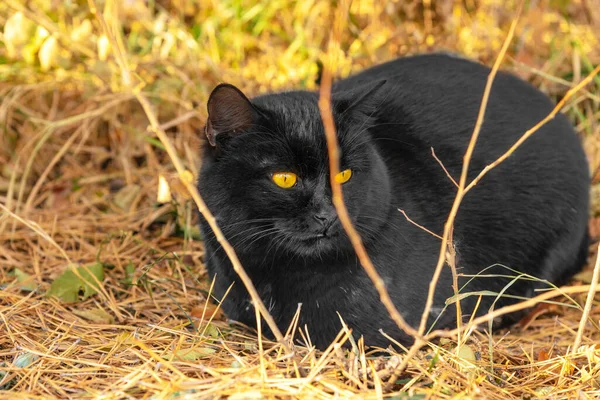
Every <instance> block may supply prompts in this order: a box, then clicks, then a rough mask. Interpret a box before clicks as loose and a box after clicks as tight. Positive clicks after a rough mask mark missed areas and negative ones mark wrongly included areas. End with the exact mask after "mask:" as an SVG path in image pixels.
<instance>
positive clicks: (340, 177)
mask: <svg viewBox="0 0 600 400" xmlns="http://www.w3.org/2000/svg"><path fill="white" fill-rule="evenodd" d="M350 178H352V170H351V169H345V170H343V171H342V172H340V173H339V174H337V175H336V176H335V181H336V182H337V183H346V182H348V181H349V180H350Z"/></svg>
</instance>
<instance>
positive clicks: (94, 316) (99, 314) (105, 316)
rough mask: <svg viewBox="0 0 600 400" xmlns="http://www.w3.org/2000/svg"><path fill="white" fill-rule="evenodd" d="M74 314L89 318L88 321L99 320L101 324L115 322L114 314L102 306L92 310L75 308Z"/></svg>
mask: <svg viewBox="0 0 600 400" xmlns="http://www.w3.org/2000/svg"><path fill="white" fill-rule="evenodd" d="M72 312H73V314H75V315H77V316H79V317H81V318H83V319H87V320H88V321H92V322H97V323H99V324H112V323H113V322H115V319H114V318H113V316H112V315H110V314H109V313H107V312H106V311H104V310H103V309H101V308H96V309H92V310H73V311H72Z"/></svg>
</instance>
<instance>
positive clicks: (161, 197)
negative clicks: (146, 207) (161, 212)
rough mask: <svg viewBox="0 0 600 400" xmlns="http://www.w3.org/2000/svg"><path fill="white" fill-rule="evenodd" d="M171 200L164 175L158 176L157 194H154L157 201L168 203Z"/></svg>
mask: <svg viewBox="0 0 600 400" xmlns="http://www.w3.org/2000/svg"><path fill="white" fill-rule="evenodd" d="M172 200H173V197H172V196H171V189H170V188H169V184H168V183H167V180H166V179H165V177H164V176H162V175H159V176H158V194H157V195H156V202H157V203H161V204H163V203H170V202H171V201H172Z"/></svg>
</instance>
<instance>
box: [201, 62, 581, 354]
mask: <svg viewBox="0 0 600 400" xmlns="http://www.w3.org/2000/svg"><path fill="white" fill-rule="evenodd" d="M488 74H489V69H488V68H487V67H484V66H482V65H479V64H476V63H473V62H470V61H468V60H463V59H460V58H455V57H450V56H447V55H439V54H438V55H423V56H416V57H408V58H403V59H398V60H394V61H391V62H389V63H386V64H382V65H379V66H376V67H374V68H371V69H368V70H366V71H364V72H362V73H359V74H357V75H355V76H352V77H349V78H346V79H343V80H340V81H338V82H336V83H335V84H334V87H333V96H332V97H333V103H332V104H333V108H334V118H335V120H336V126H337V130H338V138H339V142H340V147H341V164H342V170H344V169H351V170H352V177H351V178H350V180H348V181H347V182H346V183H344V184H343V185H342V187H343V191H344V196H345V202H346V204H347V207H348V210H349V213H350V216H351V217H352V219H353V222H354V223H355V225H356V227H357V229H358V231H359V233H360V234H361V236H362V237H363V240H364V242H365V245H366V248H367V251H368V253H369V256H370V257H371V259H372V261H373V263H374V265H375V266H376V268H377V270H378V272H379V274H380V275H381V276H382V278H383V279H384V281H385V283H386V287H387V289H388V291H389V293H390V296H391V298H392V300H393V301H394V303H395V305H396V307H397V308H398V310H399V311H400V312H401V313H402V315H403V316H404V318H405V319H406V320H407V321H408V322H409V323H411V324H413V325H415V326H416V325H417V324H418V322H419V320H420V317H421V313H422V310H423V307H424V304H425V300H426V297H427V291H428V287H429V284H430V282H431V277H432V274H433V270H434V268H435V265H436V261H437V258H438V254H439V250H440V240H439V239H438V238H436V237H434V236H432V235H430V234H429V233H426V232H425V231H423V230H421V229H420V228H418V227H417V226H415V225H413V224H412V223H410V222H409V221H407V220H406V219H405V218H404V216H403V215H402V214H401V213H400V212H399V211H398V209H402V210H404V211H405V212H406V214H407V215H408V217H409V218H411V219H412V220H413V221H414V222H416V223H418V224H421V225H422V226H424V227H426V228H427V229H430V230H431V231H433V232H435V233H437V234H440V235H441V233H442V232H443V226H444V222H445V221H446V219H447V217H448V213H449V210H450V207H451V204H452V201H453V200H454V197H455V194H456V187H455V186H454V184H453V183H452V182H451V180H450V179H449V178H448V177H447V176H446V174H445V172H444V170H443V169H442V167H441V166H440V165H439V163H438V162H437V161H436V160H435V158H434V157H433V156H432V152H431V148H432V147H433V149H434V150H435V154H436V155H437V157H438V158H439V159H440V160H441V162H442V163H443V164H444V166H445V167H446V168H447V170H448V171H449V173H450V174H451V175H452V176H453V177H454V178H455V179H456V180H458V178H459V176H460V170H461V166H462V161H463V156H464V153H465V150H466V148H467V145H468V142H469V139H470V136H471V134H472V132H473V128H474V125H475V120H476V118H477V113H478V109H479V105H480V102H481V97H482V94H483V91H484V86H485V81H486V79H487V76H488ZM384 80H385V83H383V81H384ZM378 82H379V83H378ZM381 84H382V86H381V87H379V85H381ZM317 100H318V94H317V93H313V92H304V91H297V92H288V93H280V94H271V95H265V96H260V97H258V98H255V99H253V100H252V104H253V106H251V105H250V103H248V102H247V100H246V99H245V98H244V96H243V95H242V94H241V93H239V92H237V90H236V89H234V88H232V87H230V86H220V87H219V88H217V89H215V91H214V92H213V95H212V96H211V100H209V121H208V124H207V135H208V136H209V142H210V143H207V145H206V146H205V148H204V153H203V166H202V170H201V174H200V180H199V190H200V192H201V194H202V195H203V197H204V199H205V200H206V202H207V204H208V206H209V208H210V209H211V211H212V212H213V213H214V214H215V215H216V217H217V222H218V223H219V225H220V227H221V228H222V229H223V232H224V234H225V237H226V238H227V239H229V241H230V242H231V244H232V245H233V246H234V248H235V250H236V252H237V254H238V256H239V258H240V260H241V262H242V265H243V266H244V267H245V269H246V271H247V272H248V274H249V275H250V277H251V278H252V280H253V282H254V284H255V285H256V287H257V289H258V291H259V293H260V295H261V297H262V299H263V301H264V302H265V304H266V305H267V307H268V308H269V310H270V312H271V314H272V315H273V316H274V318H275V320H276V321H277V323H278V325H279V326H280V328H281V329H282V330H285V329H286V328H287V326H288V324H289V322H290V320H291V318H292V316H293V314H294V313H295V312H296V310H297V307H298V303H302V314H301V321H300V324H301V325H300V326H303V324H308V329H309V332H310V335H311V339H312V342H313V343H314V344H315V345H317V346H318V347H321V348H322V347H325V346H327V345H328V344H329V342H330V341H331V340H332V339H333V338H334V336H335V335H336V334H337V332H338V331H339V329H340V328H341V323H340V319H339V317H338V315H337V312H339V314H340V315H341V317H342V318H343V319H344V321H345V322H346V323H347V324H348V325H349V326H350V327H351V328H352V329H353V332H354V333H355V334H356V335H364V336H365V340H366V343H367V344H368V345H382V346H385V345H387V344H388V343H389V341H388V340H387V339H385V338H384V337H383V336H382V335H381V334H380V333H379V332H378V330H379V329H383V331H384V332H386V333H387V334H389V335H391V336H392V337H394V338H395V339H396V340H398V341H399V342H401V343H408V342H410V338H409V337H408V336H407V335H406V334H404V333H403V332H401V331H399V330H398V329H397V328H396V326H395V324H394V323H393V322H392V321H391V320H390V318H389V317H388V314H387V311H386V310H385V308H384V307H383V305H382V304H381V303H380V301H379V296H378V294H377V292H376V290H375V289H374V287H373V284H372V283H371V281H370V280H369V278H368V277H367V275H366V273H365V272H364V271H363V269H362V267H361V266H360V264H359V263H358V261H357V258H356V256H355V254H354V251H353V249H352V246H351V245H350V243H349V241H348V240H347V238H346V235H345V233H344V231H343V229H342V228H341V225H340V223H339V221H337V220H336V218H335V212H334V211H332V210H333V206H332V204H331V190H330V185H329V174H328V169H327V168H328V161H327V149H326V144H325V139H324V132H323V127H322V122H321V118H320V115H319V111H318V106H317ZM552 108H553V104H552V103H551V101H550V100H549V99H548V98H547V97H546V96H545V95H543V94H542V93H541V92H539V91H538V90H537V89H535V88H533V87H532V86H530V85H529V84H527V83H525V82H523V81H521V80H519V79H518V78H516V77H514V76H512V75H509V74H505V73H499V74H498V76H497V77H496V80H495V82H494V85H493V88H492V93H491V97H490V101H489V104H488V107H487V111H486V115H485V122H484V124H483V127H482V130H481V135H480V137H479V141H478V143H477V146H476V148H475V152H474V154H473V157H472V159H471V167H470V173H469V179H468V182H469V181H470V180H472V179H473V178H474V177H475V176H476V175H477V173H478V172H479V171H481V170H482V169H483V168H484V167H485V166H486V165H488V164H490V163H492V162H493V161H494V160H495V159H496V158H498V157H499V156H500V155H501V154H503V153H504V152H505V151H506V150H507V149H508V148H509V147H510V146H511V145H512V144H513V143H514V142H515V141H516V140H517V139H518V138H519V137H520V136H521V135H522V134H523V133H524V132H525V131H526V130H528V129H530V128H531V127H533V126H534V125H535V124H536V123H537V122H539V121H540V120H541V119H543V118H544V117H545V116H546V115H547V114H548V113H549V112H550V111H551V110H552ZM278 171H279V172H280V171H293V172H294V174H296V175H297V176H298V182H297V183H296V185H295V186H293V187H291V188H286V189H284V188H281V187H278V186H277V185H275V184H274V183H273V182H274V181H273V180H272V179H271V176H272V174H273V173H276V172H278ZM588 190H589V172H588V166H587V162H586V159H585V155H584V152H583V150H582V148H581V145H580V143H579V140H578V138H577V136H576V135H575V133H574V131H573V128H572V126H571V125H570V123H569V122H568V120H567V119H566V118H565V117H564V116H562V115H558V116H557V117H556V118H554V119H553V120H552V121H550V122H549V123H548V124H546V125H545V126H544V127H542V128H541V129H540V130H539V131H538V132H537V133H535V134H534V135H533V136H532V137H531V138H529V139H528V140H527V141H526V142H525V143H524V144H523V145H522V146H521V147H520V148H519V149H517V150H516V151H515V153H514V154H513V155H512V156H510V157H509V158H508V159H507V160H506V161H505V162H504V163H502V164H501V165H499V166H498V167H497V168H495V169H493V170H492V171H490V172H489V173H488V174H487V175H486V176H485V177H484V178H483V180H482V181H481V182H480V183H479V184H478V185H477V186H476V187H475V188H473V190H471V191H470V192H469V193H468V194H467V195H466V197H465V199H464V200H463V202H462V205H461V207H460V209H459V212H458V216H457V218H456V222H455V229H454V236H453V239H454V243H455V245H456V251H457V260H456V264H457V268H458V271H459V273H461V274H466V275H469V274H470V275H473V274H477V273H479V272H481V271H483V270H484V269H485V268H486V267H489V266H491V265H493V264H496V263H499V264H502V265H505V266H507V267H510V268H513V269H515V270H518V271H521V272H524V273H527V274H529V275H533V276H536V277H538V278H541V279H547V280H549V281H551V282H554V283H557V284H562V283H564V282H565V281H566V280H567V279H568V278H569V277H570V276H571V275H572V274H574V273H575V272H576V271H578V270H579V269H580V268H581V266H582V265H583V264H584V262H585V259H586V255H587V242H588V239H587V216H588V201H589V200H588V198H589V193H588ZM332 213H333V214H332ZM315 215H316V217H315ZM251 220H254V222H252V221H251ZM324 221H325V222H324ZM331 223H333V225H332V226H331V227H330V226H329V225H331ZM201 229H202V232H203V234H204V237H205V245H206V264H207V267H208V270H209V273H210V276H211V277H213V276H215V274H216V285H215V294H216V297H220V296H222V295H223V294H224V293H225V291H226V290H227V288H228V287H229V286H230V285H231V283H233V282H235V284H234V285H233V287H232V289H231V291H230V292H229V294H228V296H227V298H226V299H225V301H224V303H223V309H224V311H225V312H226V313H227V315H228V316H229V317H230V318H231V319H234V320H237V321H240V322H243V323H246V324H248V325H254V324H255V312H254V309H253V307H252V305H251V304H250V302H249V297H248V295H247V293H246V290H245V289H244V286H243V284H242V283H241V282H240V281H239V279H238V278H237V276H236V273H235V272H234V271H233V269H232V267H231V264H230V262H229V261H228V259H227V257H226V255H225V253H224V251H223V250H222V248H221V247H220V245H219V244H218V243H217V242H216V240H215V238H214V234H213V233H212V231H211V230H210V229H209V227H208V225H207V223H206V221H204V220H203V219H202V220H201ZM323 229H324V231H323V232H321V231H322V230H323ZM486 274H504V275H510V276H515V275H517V274H516V273H515V272H511V271H509V270H507V269H504V268H501V267H495V268H492V269H490V270H488V271H487V272H486ZM468 279H469V278H461V280H460V282H461V285H462V284H464V283H466V282H467V280H468ZM510 282H511V278H500V277H497V276H496V277H487V278H485V277H480V278H476V279H474V280H473V281H471V282H470V283H469V285H468V286H467V287H466V288H464V289H463V292H478V291H487V292H496V293H498V292H500V291H502V290H503V289H504V287H505V286H506V285H507V284H509V283H510ZM543 286H544V285H541V284H539V283H532V282H531V281H526V280H519V281H517V282H515V283H513V284H512V285H511V286H510V287H509V288H508V289H507V290H506V293H507V294H512V295H516V296H531V295H532V294H533V290H534V289H535V288H537V287H543ZM451 296H453V290H452V288H451V274H450V269H449V268H448V267H447V266H446V267H445V268H444V272H443V273H442V276H441V278H440V281H439V284H438V289H437V291H436V296H435V304H434V308H433V311H432V313H431V318H430V320H429V323H431V322H433V321H434V320H435V319H436V318H438V316H439V312H440V311H441V310H442V308H443V307H444V302H445V300H446V299H448V298H450V297H451ZM495 300H496V298H495V297H491V296H484V297H483V298H482V301H481V304H480V306H479V311H478V314H482V313H484V312H487V311H488V310H489V308H490V306H491V304H492V303H493V302H494V301H495ZM512 301H514V300H511V299H510V298H501V299H499V300H498V301H497V302H496V304H495V308H499V307H501V306H502V305H505V304H508V303H509V302H512ZM476 302H477V296H470V297H466V298H464V299H463V300H462V301H461V306H462V309H463V313H464V314H465V317H469V316H470V313H471V312H472V310H473V307H474V305H475V303H476ZM455 315H456V314H455V312H454V311H453V309H452V308H448V309H447V310H446V311H445V312H444V313H443V315H442V316H441V317H440V318H439V319H438V321H437V322H436V325H435V326H436V328H442V327H451V326H454V324H455Z"/></svg>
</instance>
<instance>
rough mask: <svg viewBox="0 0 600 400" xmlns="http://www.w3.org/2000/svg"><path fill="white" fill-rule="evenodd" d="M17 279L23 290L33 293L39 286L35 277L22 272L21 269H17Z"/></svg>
mask: <svg viewBox="0 0 600 400" xmlns="http://www.w3.org/2000/svg"><path fill="white" fill-rule="evenodd" d="M15 277H16V278H17V282H19V283H20V285H19V287H20V288H21V290H25V291H28V292H32V291H34V290H35V289H36V288H37V285H36V284H35V282H34V281H33V280H34V277H33V276H31V275H29V274H27V273H25V272H23V271H21V270H20V269H19V268H15Z"/></svg>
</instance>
